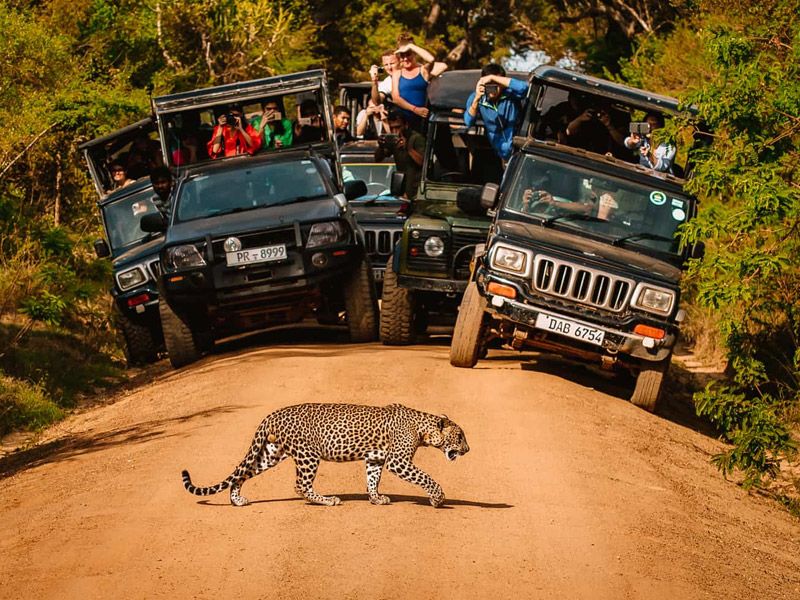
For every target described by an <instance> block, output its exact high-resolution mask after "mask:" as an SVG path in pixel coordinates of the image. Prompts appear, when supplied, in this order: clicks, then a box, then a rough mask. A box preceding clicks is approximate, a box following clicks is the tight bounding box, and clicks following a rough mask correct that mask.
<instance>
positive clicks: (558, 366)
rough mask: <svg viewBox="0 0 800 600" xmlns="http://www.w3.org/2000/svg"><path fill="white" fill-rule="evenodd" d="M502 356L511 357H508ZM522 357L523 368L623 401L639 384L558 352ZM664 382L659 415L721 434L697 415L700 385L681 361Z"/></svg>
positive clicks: (700, 430)
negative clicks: (695, 398)
mask: <svg viewBox="0 0 800 600" xmlns="http://www.w3.org/2000/svg"><path fill="white" fill-rule="evenodd" d="M502 358H503V359H504V360H508V357H507V356H504V357H502ZM520 360H521V368H522V370H523V371H533V372H536V373H546V374H548V375H553V376H556V377H560V378H562V379H566V380H568V381H571V382H573V383H575V384H577V385H580V386H583V387H586V388H589V389H594V390H597V391H598V392H601V393H603V394H606V395H608V396H612V397H614V398H619V399H620V400H622V401H624V402H628V401H629V399H630V397H631V394H632V393H633V389H634V387H635V385H636V381H635V379H634V378H633V377H631V376H630V375H626V374H623V373H613V372H609V371H604V370H602V369H601V368H600V367H596V366H593V365H587V364H585V363H582V362H579V361H573V360H570V359H569V358H565V357H563V356H559V355H556V354H547V353H541V354H538V353H537V354H534V355H531V354H524V355H523V356H522V357H521V359H520ZM663 385H664V387H663V389H662V392H661V399H660V400H659V405H658V409H657V410H656V414H657V415H658V416H659V417H661V418H663V419H666V420H668V421H671V422H673V423H675V424H676V425H680V426H682V427H686V428H687V429H691V430H693V431H696V432H698V433H700V434H702V435H705V436H706V437H709V438H712V439H716V438H717V437H718V436H719V432H718V431H717V430H716V429H715V428H714V426H713V425H712V424H711V423H710V422H709V421H707V420H705V419H703V418H701V417H698V416H697V413H696V412H695V410H694V402H693V401H692V396H693V394H694V392H695V391H697V390H698V389H699V387H697V384H696V382H695V381H694V379H693V378H692V377H691V374H689V373H688V371H686V369H684V368H683V366H682V365H681V364H680V363H677V362H675V361H673V363H672V365H671V366H670V370H669V372H668V375H667V378H666V380H665V382H664V384H663Z"/></svg>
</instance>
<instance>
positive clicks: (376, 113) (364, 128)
mask: <svg viewBox="0 0 800 600" xmlns="http://www.w3.org/2000/svg"><path fill="white" fill-rule="evenodd" d="M387 116H388V114H387V112H386V108H385V107H384V106H383V104H375V102H374V101H373V100H372V98H370V99H369V100H367V108H364V109H361V111H359V113H358V115H356V136H358V137H360V138H362V139H365V140H377V139H378V138H379V137H380V135H381V134H382V133H383V132H384V131H388V130H389V123H388V122H387V121H386V117H387Z"/></svg>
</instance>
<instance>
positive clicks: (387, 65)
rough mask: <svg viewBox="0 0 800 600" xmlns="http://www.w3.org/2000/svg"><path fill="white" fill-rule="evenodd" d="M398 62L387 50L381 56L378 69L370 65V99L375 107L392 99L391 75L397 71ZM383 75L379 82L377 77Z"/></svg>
mask: <svg viewBox="0 0 800 600" xmlns="http://www.w3.org/2000/svg"><path fill="white" fill-rule="evenodd" d="M399 62H400V59H398V58H397V55H396V54H395V53H394V50H389V51H388V52H384V53H383V54H382V55H381V66H380V67H379V66H378V65H372V66H371V67H370V68H369V78H370V81H372V89H371V90H370V98H371V99H372V102H373V103H375V104H376V105H377V104H383V103H384V102H386V101H387V100H391V99H392V73H394V71H395V69H397V65H398V64H399ZM384 74H385V75H386V76H385V77H384V78H383V79H382V80H381V81H378V77H380V76H381V75H384Z"/></svg>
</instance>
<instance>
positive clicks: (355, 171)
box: [342, 163, 395, 200]
mask: <svg viewBox="0 0 800 600" xmlns="http://www.w3.org/2000/svg"><path fill="white" fill-rule="evenodd" d="M394 171H395V166H394V164H393V163H348V164H344V165H342V178H343V180H344V181H354V180H356V179H361V180H362V181H363V182H364V183H366V184H367V195H366V196H361V198H367V197H368V196H369V197H372V196H390V194H391V186H392V174H393V173H394ZM358 199H359V198H356V200H358ZM387 199H389V198H387Z"/></svg>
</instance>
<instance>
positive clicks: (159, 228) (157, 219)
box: [139, 212, 167, 233]
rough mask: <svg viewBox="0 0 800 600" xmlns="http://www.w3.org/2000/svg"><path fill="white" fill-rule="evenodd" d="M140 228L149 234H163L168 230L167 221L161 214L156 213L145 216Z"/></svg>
mask: <svg viewBox="0 0 800 600" xmlns="http://www.w3.org/2000/svg"><path fill="white" fill-rule="evenodd" d="M139 227H140V228H141V230H142V231H146V232H147V233H161V232H163V231H166V230H167V220H166V219H165V218H164V215H162V214H161V213H160V212H154V213H150V214H147V215H145V216H143V217H142V218H141V220H140V221H139Z"/></svg>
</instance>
